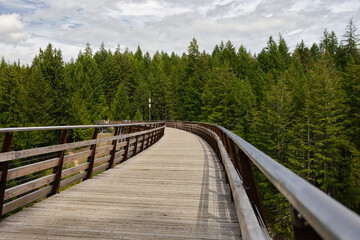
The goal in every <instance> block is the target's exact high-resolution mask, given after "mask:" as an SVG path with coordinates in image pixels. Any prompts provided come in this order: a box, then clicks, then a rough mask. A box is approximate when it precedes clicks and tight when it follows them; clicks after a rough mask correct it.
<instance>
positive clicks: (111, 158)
mask: <svg viewBox="0 0 360 240" xmlns="http://www.w3.org/2000/svg"><path fill="white" fill-rule="evenodd" d="M119 130H120V127H115V133H114V136H117V135H119ZM117 142H118V140H113V141H112V145H113V149H112V151H111V153H110V154H111V157H110V161H109V167H108V169H109V168H113V167H114V162H115V153H116V145H117Z"/></svg>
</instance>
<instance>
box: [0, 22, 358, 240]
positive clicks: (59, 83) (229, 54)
mask: <svg viewBox="0 0 360 240" xmlns="http://www.w3.org/2000/svg"><path fill="white" fill-rule="evenodd" d="M356 31H357V28H356V27H355V25H354V24H353V22H352V20H350V22H349V24H348V26H347V27H346V33H345V35H344V36H343V38H344V39H341V40H338V38H337V36H336V35H335V33H334V32H328V31H327V30H325V31H324V33H323V38H322V40H321V42H320V43H314V44H312V45H311V46H306V45H305V44H304V42H303V41H301V42H300V43H299V44H298V45H297V46H296V48H295V49H294V51H293V52H292V53H291V52H290V51H289V48H288V46H287V44H286V41H285V39H284V38H283V37H282V36H281V35H279V38H278V40H276V39H274V38H273V37H270V38H269V40H268V42H267V46H266V47H265V48H264V49H263V50H262V51H261V52H260V53H259V54H258V55H252V54H251V53H250V52H249V51H248V50H246V48H245V47H244V46H242V45H241V46H240V47H239V49H238V51H236V48H235V46H234V45H233V44H232V43H231V42H230V41H227V42H226V43H224V42H220V43H219V44H218V45H216V46H215V47H214V50H213V52H212V53H211V54H209V53H206V52H205V51H201V50H200V47H199V45H198V42H197V40H196V39H195V38H193V39H192V41H191V42H190V43H189V46H188V49H187V52H186V53H183V54H182V55H176V54H175V53H171V54H170V55H169V54H168V53H165V52H156V53H155V54H154V55H153V56H152V57H151V56H150V54H149V53H147V52H146V53H145V54H144V53H143V51H142V50H141V48H140V46H138V48H137V50H136V52H135V53H132V52H131V51H129V50H128V49H125V50H123V49H121V48H120V46H118V48H117V49H116V50H115V51H114V52H112V51H110V50H106V49H105V46H104V44H103V43H102V44H101V46H100V48H99V50H98V51H96V52H95V53H93V50H92V49H91V47H90V44H87V45H86V48H85V50H84V51H83V52H80V53H79V54H78V56H77V58H76V59H75V60H71V61H70V62H69V63H64V62H63V60H62V55H61V51H60V50H57V49H55V48H54V47H53V46H52V45H51V44H49V45H48V46H47V47H46V49H45V50H41V49H40V52H39V55H38V56H36V57H35V58H34V60H33V63H32V64H31V66H28V67H25V66H19V64H17V63H13V64H10V63H7V62H5V60H4V59H2V60H1V63H0V112H1V115H0V126H1V127H16V126H23V125H26V126H39V125H42V126H43V125H64V124H75V125H80V124H94V123H95V122H96V121H98V120H101V119H111V120H129V119H131V118H133V119H134V120H139V121H140V120H142V119H148V118H149V115H148V113H149V107H148V98H149V95H150V93H151V101H152V108H151V115H152V116H151V118H152V119H153V120H186V121H187V120H189V121H208V122H213V123H216V124H220V125H222V126H224V127H226V128H228V129H230V130H232V131H234V132H235V133H237V134H239V135H240V136H241V137H243V138H244V139H246V140H248V141H249V142H251V143H252V144H254V145H255V146H256V147H258V148H259V149H261V150H262V151H264V152H265V153H266V154H268V155H270V156H271V157H272V158H274V159H275V160H276V161H279V162H280V163H281V164H283V165H284V166H286V167H288V168H290V169H291V170H292V171H294V172H295V173H297V174H299V175H300V176H301V177H303V178H305V179H306V180H308V181H309V182H310V183H312V184H314V185H315V186H317V187H319V188H320V189H322V190H323V191H324V192H326V193H327V194H329V195H330V196H332V197H334V198H335V199H337V200H339V201H341V202H342V203H344V204H346V206H348V207H349V208H351V209H353V210H354V211H356V212H358V213H360V185H359V184H358V183H359V181H360V153H359V152H360V114H359V113H360V52H359V45H358V44H359V37H358V34H357V32H356ZM90 136H91V130H74V131H71V133H70V137H71V138H73V139H76V140H78V139H79V140H80V139H88V138H89V137H90ZM59 137H60V136H58V134H56V133H48V132H43V133H41V134H35V133H26V134H22V135H21V136H20V135H17V136H15V138H16V139H14V142H15V143H16V144H15V146H14V147H15V149H20V148H28V147H32V146H35V145H36V146H42V145H46V144H48V143H54V142H57V141H58V139H59ZM256 175H257V176H256V177H257V180H258V182H259V191H260V193H261V196H262V199H263V205H264V209H265V211H266V214H267V216H268V223H269V226H270V227H271V233H272V235H273V237H274V239H288V238H291V236H292V234H291V222H290V216H289V203H288V201H287V200H286V199H285V198H284V197H283V196H282V195H281V194H280V193H279V192H278V191H277V190H276V188H275V187H274V186H273V185H271V183H269V182H268V181H267V180H266V179H265V177H264V176H263V175H262V174H259V173H258V172H257V173H256Z"/></svg>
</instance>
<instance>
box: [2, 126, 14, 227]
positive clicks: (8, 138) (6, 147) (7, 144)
mask: <svg viewBox="0 0 360 240" xmlns="http://www.w3.org/2000/svg"><path fill="white" fill-rule="evenodd" d="M12 139H13V133H12V132H7V133H5V136H4V141H3V145H2V148H1V152H2V153H3V152H9V151H11V144H12ZM0 167H1V180H0V222H1V216H2V213H3V207H4V197H5V189H6V179H7V173H8V170H9V161H6V162H1V163H0Z"/></svg>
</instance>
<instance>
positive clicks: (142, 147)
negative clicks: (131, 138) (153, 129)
mask: <svg viewBox="0 0 360 240" xmlns="http://www.w3.org/2000/svg"><path fill="white" fill-rule="evenodd" d="M144 143H145V134H143V135H142V141H141V148H140V152H142V151H143V150H144Z"/></svg>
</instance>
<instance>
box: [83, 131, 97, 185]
mask: <svg viewBox="0 0 360 240" xmlns="http://www.w3.org/2000/svg"><path fill="white" fill-rule="evenodd" d="M98 133H99V129H98V128H94V133H93V137H92V139H97V136H98ZM90 150H91V155H90V157H89V158H88V162H89V168H88V170H87V175H86V177H85V178H84V180H86V179H90V178H92V174H93V170H94V161H95V154H96V144H93V145H91V146H90Z"/></svg>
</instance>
